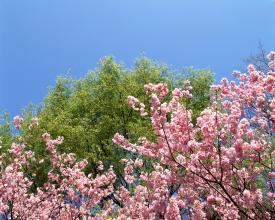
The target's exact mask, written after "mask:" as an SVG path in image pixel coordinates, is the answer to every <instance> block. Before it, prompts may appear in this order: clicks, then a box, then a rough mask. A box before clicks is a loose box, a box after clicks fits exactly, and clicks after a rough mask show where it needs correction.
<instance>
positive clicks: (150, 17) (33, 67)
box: [0, 0, 275, 116]
mask: <svg viewBox="0 0 275 220" xmlns="http://www.w3.org/2000/svg"><path fill="white" fill-rule="evenodd" d="M274 39H275V0H230V1H229V0H228V1H226V0H189V1H187V0H170V1H168V0H78V1H76V0H39V1H38V0H24V1H23V0H1V1H0V110H5V111H9V112H10V113H11V114H12V116H13V115H15V114H19V113H20V111H21V109H22V108H23V107H24V106H26V105H27V104H28V103H30V102H33V103H35V104H38V103H40V102H41V101H42V100H43V97H44V96H45V95H46V94H47V91H48V87H49V86H50V85H54V82H55V79H56V76H57V75H60V74H65V73H67V72H70V73H71V74H72V75H73V77H75V78H79V77H81V76H84V75H85V74H86V73H87V72H88V70H91V69H95V67H96V66H97V63H98V61H99V59H100V58H102V57H103V56H106V55H113V56H115V58H116V60H117V61H120V62H124V63H125V65H126V66H127V67H131V66H132V65H133V63H134V61H135V58H137V57H138V56H139V55H141V54H144V53H145V54H146V55H147V56H149V57H150V58H153V59H155V60H158V61H163V62H165V63H167V64H169V65H171V66H172V68H180V67H182V66H194V67H195V68H204V67H210V68H211V69H212V70H213V71H214V72H215V73H216V78H217V80H218V79H220V78H221V77H223V76H229V75H230V73H231V72H232V71H233V70H235V69H239V68H243V67H244V65H243V63H242V59H243V58H245V57H247V56H248V55H249V54H250V53H251V52H254V51H256V49H257V44H258V41H259V40H261V41H262V43H263V44H264V47H265V48H266V50H275V41H274Z"/></svg>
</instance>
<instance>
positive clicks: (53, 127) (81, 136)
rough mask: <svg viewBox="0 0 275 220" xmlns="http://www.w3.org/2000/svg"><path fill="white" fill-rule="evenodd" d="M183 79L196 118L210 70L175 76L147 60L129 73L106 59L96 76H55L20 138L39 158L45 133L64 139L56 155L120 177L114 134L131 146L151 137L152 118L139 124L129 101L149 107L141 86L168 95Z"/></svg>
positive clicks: (43, 173) (30, 113) (29, 113)
mask: <svg viewBox="0 0 275 220" xmlns="http://www.w3.org/2000/svg"><path fill="white" fill-rule="evenodd" d="M185 79H189V80H190V81H191V84H192V86H193V88H194V89H193V94H194V102H188V103H186V104H188V107H189V108H191V109H192V110H193V112H194V115H195V117H197V116H198V115H199V113H200V111H201V110H203V109H204V108H205V107H206V106H208V101H209V87H210V85H211V84H212V82H213V74H212V73H211V72H210V71H209V70H195V69H193V68H188V69H185V71H184V72H183V73H182V74H181V75H177V76H176V77H175V73H173V72H172V71H170V70H169V68H168V67H167V66H166V65H160V64H157V63H155V62H153V61H151V60H150V59H148V58H145V57H142V58H140V59H138V60H137V61H136V64H135V66H134V67H133V69H131V70H129V69H126V68H124V67H123V66H122V65H121V64H118V63H116V62H115V61H114V59H113V58H112V57H107V58H105V59H103V60H102V61H101V62H100V66H99V68H98V69H97V70H96V71H91V72H89V73H88V74H87V75H86V76H85V77H84V78H82V79H80V80H73V79H72V78H70V77H59V78H58V79H57V82H56V85H55V86H54V87H53V88H51V89H50V91H49V94H48V95H47V97H46V98H45V99H44V103H43V106H42V108H41V110H39V111H36V112H35V111H33V109H29V110H28V111H25V114H24V116H25V117H24V118H25V121H24V124H23V129H22V136H23V138H24V139H25V140H26V141H27V142H28V143H29V147H30V148H31V149H32V150H34V151H35V152H36V154H37V156H38V157H40V158H44V157H46V156H45V155H46V154H45V150H44V143H43V141H42V139H41V134H43V133H44V132H49V133H51V134H52V135H53V136H54V137H56V136H58V135H61V136H64V138H65V141H64V143H63V144H62V146H61V147H60V151H64V152H73V153H75V154H76V155H77V156H78V158H86V159H88V161H89V162H90V164H91V165H90V167H89V169H90V170H89V171H91V170H94V172H95V173H96V172H97V171H96V169H94V168H95V165H96V164H97V163H98V162H99V160H101V161H103V162H104V164H105V165H107V166H109V165H113V166H114V169H115V171H116V172H117V173H118V175H119V173H120V172H121V169H122V165H121V163H120V162H119V161H120V159H121V158H123V157H125V154H126V152H124V151H123V150H122V149H120V148H118V147H116V146H115V145H114V144H113V143H112V137H113V136H114V134H115V133H117V132H119V133H121V134H124V135H125V136H126V137H128V138H129V139H130V140H131V141H133V142H135V141H137V138H138V137H140V136H146V137H149V138H151V139H153V138H154V137H155V135H154V133H153V131H152V129H151V127H150V118H143V119H141V118H140V117H139V114H138V113H137V112H134V111H133V110H132V109H131V108H129V107H128V105H127V97H128V96H129V95H132V96H136V97H139V98H140V100H141V101H142V102H143V103H145V104H147V106H149V102H150V100H149V98H148V96H147V95H146V94H145V92H144V84H147V83H160V82H164V83H167V84H168V85H169V87H170V90H171V88H173V87H175V86H176V85H178V84H179V83H181V82H182V81H183V80H185ZM34 116H37V117H39V126H38V128H37V129H33V130H29V129H28V125H29V123H30V120H31V118H32V117H34ZM128 156H129V155H128ZM35 169H40V168H39V167H36V168H35ZM43 169H45V170H43ZM43 169H41V176H37V177H36V178H37V182H38V184H41V183H43V182H44V181H45V178H46V173H47V172H46V168H43Z"/></svg>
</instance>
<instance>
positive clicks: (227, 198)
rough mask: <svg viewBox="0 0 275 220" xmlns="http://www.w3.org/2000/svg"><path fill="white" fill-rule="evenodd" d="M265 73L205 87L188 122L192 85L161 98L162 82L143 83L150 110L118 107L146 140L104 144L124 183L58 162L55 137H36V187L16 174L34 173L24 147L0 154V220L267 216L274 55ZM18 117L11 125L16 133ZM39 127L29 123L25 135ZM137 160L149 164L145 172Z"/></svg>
mask: <svg viewBox="0 0 275 220" xmlns="http://www.w3.org/2000/svg"><path fill="white" fill-rule="evenodd" d="M268 59H269V68H270V71H269V72H267V73H264V72H260V71H257V70H256V69H255V67H254V66H253V65H249V66H248V71H247V73H239V72H234V76H235V77H236V78H237V80H238V83H236V82H233V81H232V82H229V81H228V80H227V79H223V80H222V81H221V84H220V85H216V86H212V88H211V94H212V99H211V107H209V108H207V109H205V110H204V111H203V112H202V113H201V115H200V117H199V118H198V119H197V122H196V124H193V123H192V111H191V110H189V109H188V106H186V105H184V104H183V103H187V102H184V99H190V98H192V86H191V85H190V82H188V81H186V82H185V84H184V87H183V88H181V89H179V88H177V89H174V90H173V92H172V98H171V100H168V98H167V94H168V88H167V86H166V85H165V84H161V83H160V84H147V85H145V86H144V88H145V91H146V92H147V93H148V95H150V96H151V106H150V109H147V107H146V106H145V105H144V104H143V103H142V102H141V101H139V99H138V98H135V97H132V96H129V97H128V104H129V106H130V107H131V108H133V109H134V110H136V111H139V112H140V114H141V116H142V117H150V120H151V124H152V128H153V129H154V132H155V134H156V140H155V141H150V140H149V139H147V138H146V137H141V138H139V141H138V142H137V143H130V142H129V141H128V140H127V138H126V137H124V136H122V135H120V134H118V133H117V134H116V135H115V136H114V138H113V142H114V143H115V144H117V145H119V146H121V147H122V148H124V149H125V150H127V151H129V152H131V155H132V156H131V157H129V158H125V159H122V160H121V163H123V164H124V179H125V182H122V183H121V185H120V186H117V184H114V183H115V181H116V175H115V173H114V172H113V170H112V167H110V168H107V170H104V166H103V163H99V164H98V167H97V169H98V171H99V172H98V173H99V174H97V175H96V176H93V175H92V174H88V175H85V172H84V168H85V167H86V166H88V163H87V161H86V160H82V161H77V159H76V156H75V155H74V154H72V153H68V154H65V153H63V154H61V153H59V151H58V149H57V148H58V146H59V145H60V144H61V143H62V141H63V138H62V137H57V138H56V139H53V138H51V135H50V134H48V133H45V134H43V135H42V138H43V140H44V141H45V145H46V148H45V150H46V151H47V152H48V153H49V157H48V158H45V160H49V161H50V163H51V170H49V172H48V181H47V182H46V183H45V184H44V186H43V187H40V188H39V187H35V186H33V181H32V178H33V176H35V174H31V175H29V174H28V172H26V170H28V167H29V166H31V165H32V166H33V165H37V166H39V165H41V164H43V163H44V162H45V161H43V160H42V161H36V159H35V155H34V153H33V152H32V151H30V150H28V148H27V144H25V143H24V140H20V143H18V144H16V143H14V144H12V146H11V148H10V149H9V150H8V152H7V153H3V154H2V155H1V156H0V163H1V178H0V195H1V196H0V213H1V214H2V216H4V218H6V219H96V220H103V219H117V220H122V219H144V220H145V219H167V220H174V219H181V218H182V216H183V214H184V213H187V214H188V216H189V217H190V218H191V219H193V220H200V219H232V220H233V219H274V218H275V208H274V207H275V185H274V181H273V180H274V178H275V170H274V159H275V158H274V157H275V146H274V132H275V124H274V121H275V98H274V94H275V86H274V85H275V52H271V53H270V54H269V55H268ZM22 120H23V119H22V118H21V117H16V118H15V120H14V123H15V126H16V127H17V128H20V124H21V123H22ZM37 126H39V120H38V119H33V121H32V125H30V129H35V127H37ZM142 158H150V159H151V160H152V161H155V163H154V165H153V167H152V169H151V170H150V171H148V170H149V169H143V168H144V167H145V166H147V164H146V161H144V160H143V159H142Z"/></svg>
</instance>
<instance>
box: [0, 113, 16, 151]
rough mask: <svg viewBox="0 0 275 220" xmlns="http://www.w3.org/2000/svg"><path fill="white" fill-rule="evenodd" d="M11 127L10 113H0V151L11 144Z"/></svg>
mask: <svg viewBox="0 0 275 220" xmlns="http://www.w3.org/2000/svg"><path fill="white" fill-rule="evenodd" d="M12 138H13V135H12V127H11V122H10V115H9V114H8V113H6V112H5V113H2V114H1V115H0V146H1V149H0V152H1V150H2V151H5V150H6V149H8V148H9V147H10V146H11V143H12Z"/></svg>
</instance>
